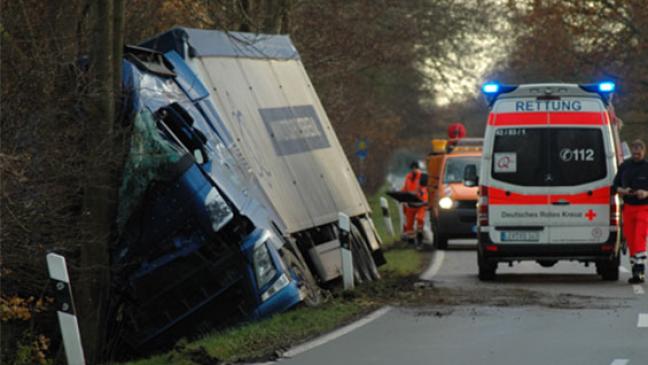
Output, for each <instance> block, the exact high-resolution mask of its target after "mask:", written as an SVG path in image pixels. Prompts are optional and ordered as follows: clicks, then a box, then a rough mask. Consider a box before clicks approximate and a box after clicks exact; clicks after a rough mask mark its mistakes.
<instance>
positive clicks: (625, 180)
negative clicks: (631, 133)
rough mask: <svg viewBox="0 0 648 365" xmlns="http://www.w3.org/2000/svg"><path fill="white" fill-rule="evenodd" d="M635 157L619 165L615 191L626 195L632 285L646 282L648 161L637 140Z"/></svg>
mask: <svg viewBox="0 0 648 365" xmlns="http://www.w3.org/2000/svg"><path fill="white" fill-rule="evenodd" d="M630 148H631V150H632V158H631V159H628V160H626V161H624V162H623V163H622V164H621V166H619V171H617V174H616V176H615V178H614V184H613V185H612V191H613V192H616V193H618V194H619V195H620V196H621V197H623V235H624V236H625V238H626V241H627V243H628V249H629V251H630V264H631V265H632V277H631V278H630V279H629V280H628V282H629V283H631V284H639V283H643V282H644V280H645V271H646V267H645V266H646V256H647V255H646V245H647V244H648V161H647V160H646V144H645V143H644V142H643V141H641V140H635V141H634V142H632V145H631V147H630Z"/></svg>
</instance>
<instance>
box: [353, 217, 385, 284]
mask: <svg viewBox="0 0 648 365" xmlns="http://www.w3.org/2000/svg"><path fill="white" fill-rule="evenodd" d="M351 231H352V234H354V235H355V236H356V238H357V242H358V243H359V248H360V254H361V255H362V257H363V261H364V263H365V266H366V267H367V271H368V272H369V279H368V280H369V281H372V280H379V279H380V273H379V272H378V266H377V265H376V262H375V261H374V259H373V255H372V254H371V249H370V246H369V242H368V241H367V239H366V238H365V235H363V234H362V232H361V231H360V229H359V228H358V227H357V226H356V225H355V224H354V225H352V228H351ZM353 232H355V233H353Z"/></svg>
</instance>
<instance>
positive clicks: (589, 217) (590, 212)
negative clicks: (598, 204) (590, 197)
mask: <svg viewBox="0 0 648 365" xmlns="http://www.w3.org/2000/svg"><path fill="white" fill-rule="evenodd" d="M585 218H587V220H588V221H590V222H591V221H593V220H594V218H596V212H595V211H593V210H591V209H590V210H588V211H587V213H585Z"/></svg>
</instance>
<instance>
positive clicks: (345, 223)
mask: <svg viewBox="0 0 648 365" xmlns="http://www.w3.org/2000/svg"><path fill="white" fill-rule="evenodd" d="M338 227H339V228H340V237H339V239H340V256H342V281H343V282H344V290H351V289H353V288H354V284H353V254H352V253H351V219H350V218H349V216H348V215H346V214H344V213H342V212H340V213H338Z"/></svg>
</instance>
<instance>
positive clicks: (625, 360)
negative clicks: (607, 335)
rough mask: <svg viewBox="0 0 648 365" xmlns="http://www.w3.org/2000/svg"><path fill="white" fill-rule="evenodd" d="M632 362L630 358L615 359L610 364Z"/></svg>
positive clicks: (618, 364)
mask: <svg viewBox="0 0 648 365" xmlns="http://www.w3.org/2000/svg"><path fill="white" fill-rule="evenodd" d="M628 363H630V360H628V359H614V361H612V363H611V364H610V365H627V364H628Z"/></svg>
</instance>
